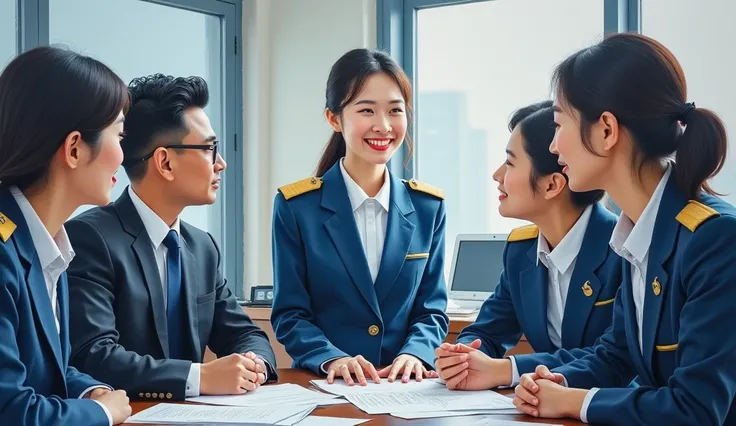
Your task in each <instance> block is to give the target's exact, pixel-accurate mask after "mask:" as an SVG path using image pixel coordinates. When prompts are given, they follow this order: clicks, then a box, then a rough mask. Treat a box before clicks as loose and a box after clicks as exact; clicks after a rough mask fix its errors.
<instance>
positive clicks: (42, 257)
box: [10, 186, 74, 333]
mask: <svg viewBox="0 0 736 426" xmlns="http://www.w3.org/2000/svg"><path fill="white" fill-rule="evenodd" d="M10 193H11V194H12V195H13V198H14V199H15V202H16V203H18V207H19V208H20V212H21V213H22V214H23V218H25V220H26V223H27V224H28V230H29V231H30V232H31V239H32V240H33V245H34V247H35V248H36V253H37V254H38V260H39V262H40V263H41V269H42V270H43V277H44V279H45V281H46V290H47V291H48V293H49V300H50V301H51V309H52V310H53V312H54V320H55V321H56V332H57V333H58V332H59V330H60V327H59V304H58V294H57V284H58V282H59V277H61V274H63V273H64V272H65V271H66V270H67V268H69V264H70V263H71V262H72V259H73V258H74V250H73V249H72V244H71V242H70V241H69V236H68V235H67V233H66V229H64V227H63V226H62V227H61V229H60V230H59V232H58V233H57V234H56V235H55V236H54V237H52V236H51V234H50V233H49V231H48V229H46V225H44V224H43V222H41V218H39V217H38V214H37V213H36V211H35V210H34V209H33V206H31V203H30V202H29V201H28V199H27V198H26V197H25V195H23V192H21V190H20V189H18V187H15V186H13V187H11V188H10Z"/></svg>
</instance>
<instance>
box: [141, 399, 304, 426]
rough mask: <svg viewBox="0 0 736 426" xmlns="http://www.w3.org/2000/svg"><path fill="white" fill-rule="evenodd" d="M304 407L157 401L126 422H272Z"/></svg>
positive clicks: (241, 423) (258, 423) (224, 423)
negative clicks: (160, 402) (161, 402)
mask: <svg viewBox="0 0 736 426" xmlns="http://www.w3.org/2000/svg"><path fill="white" fill-rule="evenodd" d="M304 411H305V407H304V406H292V407H265V408H254V407H214V406H209V405H194V404H158V405H154V406H153V407H151V408H147V409H145V410H143V411H141V412H140V413H138V414H135V415H134V416H132V417H130V418H129V419H128V420H127V423H154V424H182V423H206V424H208V425H220V424H221V425H232V424H236V425H248V424H253V425H273V424H276V423H278V422H279V421H281V420H284V419H287V418H289V417H292V416H294V415H295V414H298V413H302V412H304ZM310 411H311V410H310Z"/></svg>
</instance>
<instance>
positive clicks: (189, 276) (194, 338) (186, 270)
mask: <svg viewBox="0 0 736 426" xmlns="http://www.w3.org/2000/svg"><path fill="white" fill-rule="evenodd" d="M181 231H182V237H183V236H184V230H183V228H182V229H181ZM195 263H196V257H195V256H194V253H192V251H191V249H190V248H189V244H188V243H187V240H186V238H182V250H181V264H182V272H183V273H182V277H181V278H182V284H183V288H184V297H183V298H182V299H183V300H184V303H185V307H186V313H187V324H188V328H187V330H189V331H190V335H191V344H192V354H194V355H195V357H194V358H193V359H202V354H201V353H200V345H199V329H198V328H199V323H198V321H196V319H197V289H196V280H195V279H194V277H195V275H194V273H195V269H194V264H195ZM185 334H186V333H185Z"/></svg>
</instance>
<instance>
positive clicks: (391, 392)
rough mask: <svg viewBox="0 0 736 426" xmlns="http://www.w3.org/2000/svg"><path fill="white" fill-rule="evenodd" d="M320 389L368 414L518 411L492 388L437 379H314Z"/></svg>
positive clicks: (418, 415) (413, 415)
mask: <svg viewBox="0 0 736 426" xmlns="http://www.w3.org/2000/svg"><path fill="white" fill-rule="evenodd" d="M312 384H314V385H315V386H316V387H318V388H319V389H322V390H324V391H326V392H330V393H333V394H335V395H340V396H344V397H345V398H346V399H347V400H348V401H350V402H351V403H352V404H353V405H355V406H356V407H358V408H359V409H360V410H362V411H364V412H366V413H368V414H390V415H392V416H395V417H401V418H404V419H418V418H431V417H453V416H469V415H481V414H486V415H488V414H519V412H518V411H517V410H516V407H514V404H513V403H512V401H511V398H508V397H505V396H503V395H501V394H499V393H498V392H494V391H452V390H449V389H447V387H446V386H445V385H444V384H442V383H441V382H440V381H439V379H426V380H422V381H421V382H417V381H411V382H409V383H401V382H400V381H399V382H393V383H389V382H388V381H385V380H384V381H382V382H381V383H378V384H376V383H373V382H369V383H368V385H367V386H360V385H354V386H348V385H346V384H345V383H344V382H342V381H340V382H336V383H333V384H331V385H330V384H327V382H326V381H325V380H313V381H312Z"/></svg>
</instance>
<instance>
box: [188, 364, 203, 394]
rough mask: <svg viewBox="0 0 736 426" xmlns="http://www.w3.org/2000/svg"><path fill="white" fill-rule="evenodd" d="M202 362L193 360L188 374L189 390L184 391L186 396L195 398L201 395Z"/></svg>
mask: <svg viewBox="0 0 736 426" xmlns="http://www.w3.org/2000/svg"><path fill="white" fill-rule="evenodd" d="M201 368H202V364H200V363H196V362H193V363H192V366H191V367H190V368H189V375H188V376H187V390H186V392H185V393H184V396H185V397H186V398H193V397H195V396H199V380H200V376H199V375H200V370H201Z"/></svg>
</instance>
